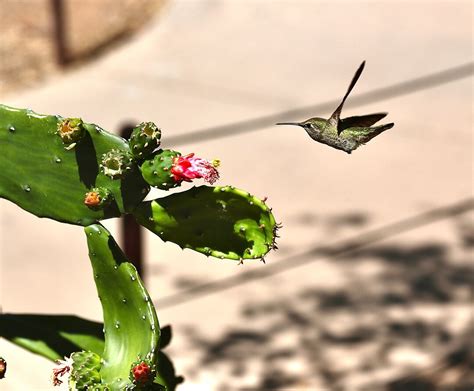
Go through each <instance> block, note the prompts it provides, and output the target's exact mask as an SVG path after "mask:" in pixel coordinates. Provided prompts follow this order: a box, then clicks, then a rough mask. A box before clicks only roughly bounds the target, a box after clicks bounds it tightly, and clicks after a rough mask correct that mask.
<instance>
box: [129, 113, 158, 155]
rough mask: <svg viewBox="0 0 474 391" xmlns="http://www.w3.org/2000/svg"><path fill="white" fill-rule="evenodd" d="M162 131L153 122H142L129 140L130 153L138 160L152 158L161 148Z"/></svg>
mask: <svg viewBox="0 0 474 391" xmlns="http://www.w3.org/2000/svg"><path fill="white" fill-rule="evenodd" d="M160 138H161V129H160V128H158V127H157V126H156V125H155V124H154V123H153V122H142V123H141V124H140V125H138V126H137V127H136V128H134V129H133V131H132V134H131V136H130V139H129V144H130V151H131V153H132V156H133V157H134V159H136V160H139V161H140V160H144V159H148V158H149V157H151V155H152V154H153V152H154V151H155V149H157V148H158V147H159V146H160Z"/></svg>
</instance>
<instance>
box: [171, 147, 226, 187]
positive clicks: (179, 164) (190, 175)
mask: <svg viewBox="0 0 474 391" xmlns="http://www.w3.org/2000/svg"><path fill="white" fill-rule="evenodd" d="M219 164H220V163H219V161H218V160H213V161H212V162H209V161H208V160H205V159H201V158H199V157H194V153H190V154H189V155H186V156H177V157H176V158H174V160H173V166H172V167H171V174H172V175H173V177H174V180H175V181H176V182H181V181H186V182H191V181H192V180H193V179H197V178H203V179H204V180H205V181H206V182H209V183H210V184H211V185H212V184H213V183H214V182H216V181H217V180H218V179H219V172H218V171H217V167H218V166H219Z"/></svg>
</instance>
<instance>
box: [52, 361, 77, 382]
mask: <svg viewBox="0 0 474 391" xmlns="http://www.w3.org/2000/svg"><path fill="white" fill-rule="evenodd" d="M72 363H73V362H72V359H71V358H69V357H64V360H57V361H56V364H57V366H56V367H55V368H53V376H52V381H53V386H59V385H61V384H62V383H63V381H66V382H67V381H68V380H69V376H70V374H71V369H72Z"/></svg>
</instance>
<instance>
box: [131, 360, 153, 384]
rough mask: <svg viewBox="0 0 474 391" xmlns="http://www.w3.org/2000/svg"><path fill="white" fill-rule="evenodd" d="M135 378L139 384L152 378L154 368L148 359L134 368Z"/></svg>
mask: <svg viewBox="0 0 474 391" xmlns="http://www.w3.org/2000/svg"><path fill="white" fill-rule="evenodd" d="M132 375H133V380H134V381H135V383H138V384H145V383H148V382H149V381H151V380H152V378H151V377H152V370H151V368H150V365H148V363H147V362H146V361H141V362H140V363H139V364H137V365H135V366H134V367H133V368H132Z"/></svg>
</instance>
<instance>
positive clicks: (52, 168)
mask: <svg viewBox="0 0 474 391" xmlns="http://www.w3.org/2000/svg"><path fill="white" fill-rule="evenodd" d="M64 121H65V120H64V119H63V118H61V117H58V116H52V115H40V114H36V113H34V112H33V111H31V110H22V109H14V108H11V107H7V106H3V105H0V150H1V154H0V167H1V168H2V169H1V170H0V198H6V199H8V200H10V201H12V202H14V203H16V204H17V205H18V206H20V207H21V208H23V209H25V210H27V211H28V212H31V213H33V214H34V215H36V216H39V217H48V218H51V219H55V220H58V221H62V222H66V223H70V224H78V225H89V224H92V223H94V222H96V221H98V220H102V219H106V218H111V217H118V216H120V215H121V214H122V213H125V212H127V211H129V210H131V209H133V208H135V206H136V205H137V204H138V203H140V202H141V201H142V200H143V198H145V196H146V195H147V193H148V191H149V186H148V185H147V184H146V183H145V181H144V180H143V178H142V176H141V173H140V171H139V169H138V167H134V168H132V169H131V170H129V172H128V174H127V175H126V176H125V177H124V178H123V179H121V180H112V179H111V178H109V177H107V176H105V175H104V174H102V173H101V172H100V170H99V164H100V161H101V158H102V155H104V154H106V153H107V152H108V151H110V150H112V149H114V150H119V151H122V152H123V153H129V152H130V150H129V147H128V143H127V142H126V141H125V140H124V139H122V138H120V137H117V136H114V135H112V134H110V133H107V132H105V131H104V130H102V129H101V128H99V127H98V126H96V125H92V124H88V123H85V122H84V123H83V122H81V125H80V126H81V128H83V129H84V136H83V138H82V139H81V140H80V142H78V143H77V145H76V146H75V148H74V149H72V150H65V148H64V146H65V145H64V143H63V141H62V139H61V137H59V136H58V126H59V124H62V123H64ZM68 123H69V125H71V124H74V121H72V120H69V122H68ZM76 125H77V123H76ZM64 126H65V125H64ZM98 187H101V188H106V189H108V190H109V191H110V193H111V195H113V200H112V202H110V204H109V205H107V206H106V207H105V208H102V209H97V210H94V209H91V208H89V207H88V206H86V205H85V204H84V195H85V194H86V193H87V192H90V191H91V189H93V188H98Z"/></svg>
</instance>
